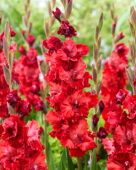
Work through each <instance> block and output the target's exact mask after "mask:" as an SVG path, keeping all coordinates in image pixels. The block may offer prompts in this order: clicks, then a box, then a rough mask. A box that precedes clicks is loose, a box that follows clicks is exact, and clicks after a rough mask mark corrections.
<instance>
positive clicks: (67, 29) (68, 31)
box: [57, 21, 76, 38]
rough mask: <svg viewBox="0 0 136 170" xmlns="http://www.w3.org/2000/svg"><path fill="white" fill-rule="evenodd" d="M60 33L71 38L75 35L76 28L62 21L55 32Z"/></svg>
mask: <svg viewBox="0 0 136 170" xmlns="http://www.w3.org/2000/svg"><path fill="white" fill-rule="evenodd" d="M57 33H58V34H60V35H64V36H65V38H71V37H73V36H76V30H75V28H74V27H73V26H72V25H69V22H68V21H62V22H61V26H60V28H59V30H58V32H57Z"/></svg>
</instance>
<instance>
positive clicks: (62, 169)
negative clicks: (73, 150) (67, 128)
mask: <svg viewBox="0 0 136 170" xmlns="http://www.w3.org/2000/svg"><path fill="white" fill-rule="evenodd" d="M66 165H67V155H66V150H65V149H64V150H63V152H62V155H61V160H60V162H59V166H58V170H65V169H66Z"/></svg>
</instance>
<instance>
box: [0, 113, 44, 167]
mask: <svg viewBox="0 0 136 170" xmlns="http://www.w3.org/2000/svg"><path fill="white" fill-rule="evenodd" d="M39 132H40V128H39V127H38V123H37V122H36V121H34V120H33V121H30V122H29V123H28V124H27V125H26V124H25V122H23V121H21V120H20V119H19V117H18V116H16V115H11V116H10V117H9V118H8V119H5V120H4V122H3V123H2V124H1V125H0V137H1V140H0V151H1V152H0V167H1V169H3V170H6V169H26V170H27V169H35V168H36V169H40V170H46V169H47V166H46V165H45V158H46V157H45V155H44V153H43V149H44V147H43V146H42V144H41V142H40V135H39Z"/></svg>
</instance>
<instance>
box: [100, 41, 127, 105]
mask: <svg viewBox="0 0 136 170" xmlns="http://www.w3.org/2000/svg"><path fill="white" fill-rule="evenodd" d="M115 50H116V51H115V52H113V53H112V54H111V56H110V58H109V60H108V61H107V62H106V63H105V68H104V71H103V80H102V88H101V95H102V99H103V101H104V104H106V105H107V104H109V101H112V100H114V98H115V96H116V94H117V93H118V91H119V90H120V89H123V90H124V89H125V88H126V83H127V81H126V80H127V76H126V71H125V68H126V66H127V64H128V58H127V55H128V48H127V47H126V46H125V44H123V43H121V44H118V45H117V46H116V47H115Z"/></svg>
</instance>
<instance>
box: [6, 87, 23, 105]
mask: <svg viewBox="0 0 136 170" xmlns="http://www.w3.org/2000/svg"><path fill="white" fill-rule="evenodd" d="M18 100H20V97H19V96H18V93H17V90H13V91H12V92H10V93H9V94H8V95H7V102H8V103H9V104H10V105H11V106H12V107H15V106H16V104H17V102H18Z"/></svg>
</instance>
